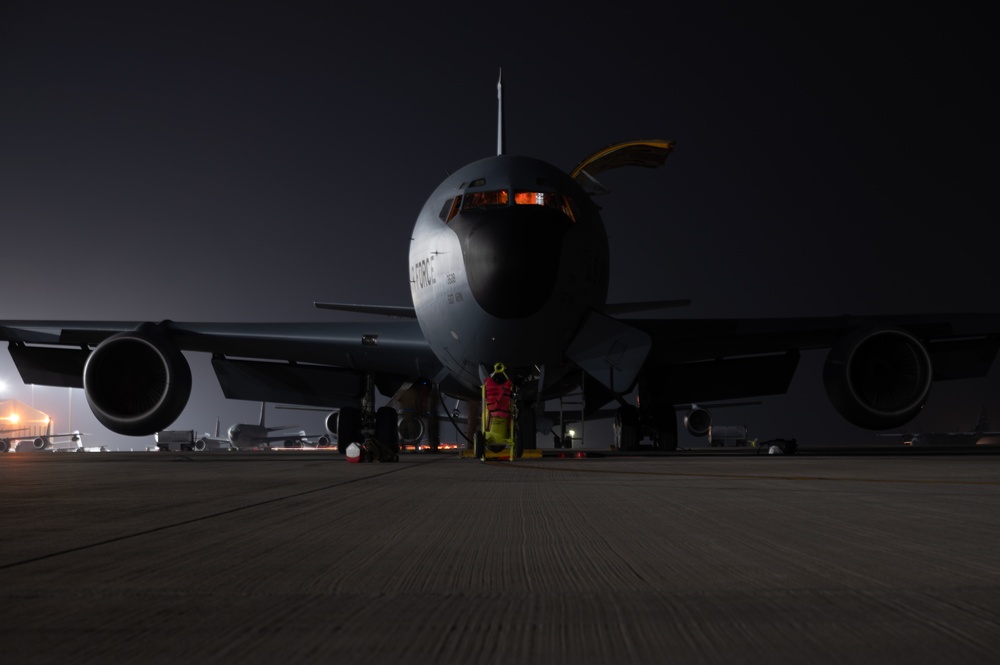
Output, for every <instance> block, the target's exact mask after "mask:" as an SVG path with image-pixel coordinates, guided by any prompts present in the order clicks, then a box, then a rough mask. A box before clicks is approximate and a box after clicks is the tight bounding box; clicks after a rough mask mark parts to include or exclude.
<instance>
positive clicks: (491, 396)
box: [485, 376, 510, 418]
mask: <svg viewBox="0 0 1000 665" xmlns="http://www.w3.org/2000/svg"><path fill="white" fill-rule="evenodd" d="M485 386H486V411H487V413H489V414H490V415H491V416H493V417H494V418H510V381H508V380H507V377H504V376H501V377H500V381H497V380H496V379H495V378H493V377H492V376H488V377H486V384H485Z"/></svg>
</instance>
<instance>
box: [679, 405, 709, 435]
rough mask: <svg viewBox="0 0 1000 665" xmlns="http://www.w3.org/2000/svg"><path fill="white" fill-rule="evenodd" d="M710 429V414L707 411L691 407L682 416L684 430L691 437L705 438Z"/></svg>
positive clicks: (698, 407)
mask: <svg viewBox="0 0 1000 665" xmlns="http://www.w3.org/2000/svg"><path fill="white" fill-rule="evenodd" d="M711 427H712V414H711V413H709V411H708V409H703V408H701V407H700V406H692V407H691V410H690V411H688V412H687V415H686V416H684V428H685V429H686V430H687V431H688V434H690V435H691V436H705V435H706V434H708V430H709V429H711Z"/></svg>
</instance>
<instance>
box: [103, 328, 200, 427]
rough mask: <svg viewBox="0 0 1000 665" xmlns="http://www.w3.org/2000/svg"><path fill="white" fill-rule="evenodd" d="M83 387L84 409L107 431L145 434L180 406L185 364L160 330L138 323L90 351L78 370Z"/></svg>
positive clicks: (186, 386) (185, 393)
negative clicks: (133, 328)
mask: <svg viewBox="0 0 1000 665" xmlns="http://www.w3.org/2000/svg"><path fill="white" fill-rule="evenodd" d="M83 389H84V392H85V393H86V395H87V402H88V403H89V404H90V410H91V411H93V412H94V416H95V417H96V418H97V420H98V422H100V423H101V424H102V425H104V426H105V427H107V428H108V429H109V430H111V431H112V432H115V433H117V434H125V435H127V436H150V435H152V434H154V433H155V432H158V431H160V430H164V429H166V428H167V427H169V426H170V424H171V423H173V422H174V421H175V420H176V419H177V417H178V416H179V415H180V414H181V411H183V410H184V406H185V405H186V404H187V401H188V397H189V396H190V395H191V368H190V367H189V366H188V363H187V360H186V359H185V358H184V356H183V355H182V354H181V352H180V351H179V350H178V349H177V347H176V346H174V345H173V344H172V343H171V342H170V340H169V339H168V338H167V336H166V335H165V334H164V332H163V330H162V329H161V328H159V327H158V326H156V325H154V324H151V323H144V324H143V325H141V326H139V327H138V328H137V329H136V330H133V331H128V332H123V333H118V334H117V335H113V336H111V337H109V338H108V339H106V340H104V341H103V342H101V343H100V344H99V345H98V346H97V348H96V349H94V351H93V352H92V353H91V354H90V357H89V358H87V363H86V365H84V368H83Z"/></svg>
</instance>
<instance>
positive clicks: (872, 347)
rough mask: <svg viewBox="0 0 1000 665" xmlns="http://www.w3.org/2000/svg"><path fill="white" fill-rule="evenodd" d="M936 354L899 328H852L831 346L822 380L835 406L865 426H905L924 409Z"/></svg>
mask: <svg viewBox="0 0 1000 665" xmlns="http://www.w3.org/2000/svg"><path fill="white" fill-rule="evenodd" d="M932 376H933V371H932V369H931V358H930V355H928V353H927V349H926V348H924V345H923V344H922V343H921V342H920V340H918V339H917V338H916V337H914V336H913V335H911V334H910V333H908V332H906V331H904V330H899V329H897V328H879V329H875V330H863V331H857V332H854V333H849V334H848V335H846V336H845V337H844V338H843V339H841V340H840V341H839V342H837V344H836V345H835V346H834V347H833V348H832V349H830V353H829V354H828V355H827V357H826V364H825V365H824V366H823V385H824V387H825V388H826V394H827V396H828V397H829V398H830V402H831V403H832V404H833V406H834V408H835V409H837V411H838V412H839V413H840V415H842V416H843V417H844V418H845V419H846V420H847V421H848V422H850V423H851V424H853V425H857V426H858V427H864V428H866V429H889V428H894V427H900V426H902V425H904V424H906V423H907V422H909V421H910V420H912V419H913V418H914V416H916V415H917V414H918V413H919V412H920V409H922V408H923V406H924V403H925V402H926V401H927V396H928V394H929V393H930V390H931V379H932Z"/></svg>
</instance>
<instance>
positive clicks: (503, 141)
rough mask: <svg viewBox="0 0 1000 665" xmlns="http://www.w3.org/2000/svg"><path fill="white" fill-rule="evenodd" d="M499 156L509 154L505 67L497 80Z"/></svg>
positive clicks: (501, 69)
mask: <svg viewBox="0 0 1000 665" xmlns="http://www.w3.org/2000/svg"><path fill="white" fill-rule="evenodd" d="M497 107H498V108H497V156H499V155H502V154H504V153H506V152H507V135H506V132H505V131H504V126H503V67H501V68H500V78H499V79H498V80H497Z"/></svg>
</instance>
